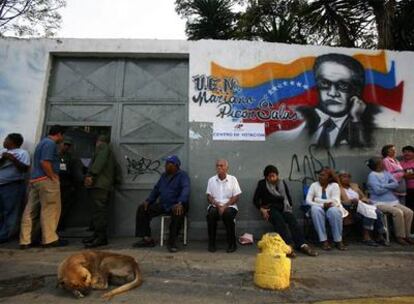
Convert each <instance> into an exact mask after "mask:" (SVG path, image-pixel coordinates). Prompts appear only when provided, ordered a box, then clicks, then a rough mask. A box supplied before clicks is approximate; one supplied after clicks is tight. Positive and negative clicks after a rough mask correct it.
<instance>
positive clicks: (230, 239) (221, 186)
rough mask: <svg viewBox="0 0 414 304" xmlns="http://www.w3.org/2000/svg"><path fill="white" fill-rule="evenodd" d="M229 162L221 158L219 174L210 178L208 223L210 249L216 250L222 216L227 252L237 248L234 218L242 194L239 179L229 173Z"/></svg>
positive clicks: (218, 165)
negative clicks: (218, 227) (218, 228)
mask: <svg viewBox="0 0 414 304" xmlns="http://www.w3.org/2000/svg"><path fill="white" fill-rule="evenodd" d="M228 170H229V163H228V162H227V161H226V160H224V159H220V160H218V161H217V162H216V172H217V175H215V176H213V177H211V178H210V179H209V180H208V185H207V191H206V194H207V201H208V203H209V206H208V208H207V225H208V251H210V252H215V251H216V230H217V221H218V220H219V219H220V218H222V219H223V223H224V226H225V227H226V234H227V243H228V248H227V252H228V253H230V252H234V251H236V249H237V245H236V232H235V223H234V219H235V218H236V215H237V211H238V208H237V201H238V200H239V196H240V194H241V190H240V186H239V183H238V181H237V179H236V178H235V177H234V176H232V175H230V174H227V171H228Z"/></svg>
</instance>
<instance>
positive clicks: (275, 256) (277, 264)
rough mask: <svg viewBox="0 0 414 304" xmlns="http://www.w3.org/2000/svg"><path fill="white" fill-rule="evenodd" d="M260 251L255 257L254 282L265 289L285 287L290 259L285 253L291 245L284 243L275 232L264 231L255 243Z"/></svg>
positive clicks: (288, 276) (288, 251)
mask: <svg viewBox="0 0 414 304" xmlns="http://www.w3.org/2000/svg"><path fill="white" fill-rule="evenodd" d="M257 247H259V249H260V251H261V252H260V253H259V254H257V257H256V269H255V272H254V283H255V284H256V285H257V286H259V287H261V288H266V289H277V290H281V289H286V288H288V287H289V285H290V269H291V261H290V259H289V258H288V257H286V254H289V253H291V252H292V247H290V246H289V245H286V243H285V242H284V241H283V239H282V238H281V237H280V235H279V234H277V233H266V234H265V235H263V237H262V239H261V240H260V241H259V243H258V244H257Z"/></svg>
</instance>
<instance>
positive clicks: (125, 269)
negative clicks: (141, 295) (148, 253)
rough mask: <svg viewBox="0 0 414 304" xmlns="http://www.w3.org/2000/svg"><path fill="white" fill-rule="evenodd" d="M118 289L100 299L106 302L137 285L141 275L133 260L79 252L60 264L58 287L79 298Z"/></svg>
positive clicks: (91, 252) (98, 252)
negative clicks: (113, 286) (110, 285)
mask: <svg viewBox="0 0 414 304" xmlns="http://www.w3.org/2000/svg"><path fill="white" fill-rule="evenodd" d="M109 283H111V284H116V285H122V284H123V285H122V286H119V287H118V288H115V289H113V290H111V291H109V292H107V293H105V294H103V295H102V297H103V298H106V299H110V298H112V297H113V296H115V295H117V294H120V293H122V292H125V291H128V290H131V289H133V288H136V287H138V286H140V285H141V283H142V275H141V271H140V270H139V267H138V263H137V262H136V261H135V259H134V258H133V257H130V256H127V255H122V254H116V253H111V252H103V251H90V250H88V251H82V252H80V253H76V254H73V255H71V256H69V257H67V258H66V259H64V260H63V262H62V263H60V265H59V268H58V285H59V286H60V287H62V288H64V289H67V290H69V291H71V292H72V293H73V295H75V296H76V297H77V298H83V297H84V296H85V295H87V294H88V293H89V292H90V291H91V289H107V288H108V284H109Z"/></svg>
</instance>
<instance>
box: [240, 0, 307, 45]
mask: <svg viewBox="0 0 414 304" xmlns="http://www.w3.org/2000/svg"><path fill="white" fill-rule="evenodd" d="M305 3H306V2H304V1H303V0H295V1H283V0H277V1H274V0H262V1H256V0H250V1H247V8H246V10H245V12H244V13H243V14H241V15H240V19H239V22H238V31H239V38H242V39H249V40H251V39H253V40H259V39H260V40H264V41H271V42H285V43H299V44H303V43H306V42H307V40H306V27H303V24H302V22H301V19H300V17H299V16H298V15H297V14H296V12H298V11H300V10H301V9H302V8H303V6H304V5H305Z"/></svg>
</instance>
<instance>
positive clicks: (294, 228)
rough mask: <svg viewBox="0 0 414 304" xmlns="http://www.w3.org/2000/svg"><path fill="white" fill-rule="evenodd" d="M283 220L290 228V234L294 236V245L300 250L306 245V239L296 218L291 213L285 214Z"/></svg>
mask: <svg viewBox="0 0 414 304" xmlns="http://www.w3.org/2000/svg"><path fill="white" fill-rule="evenodd" d="M283 218H284V220H285V222H286V224H287V225H288V227H289V230H290V234H291V235H292V239H293V243H294V244H295V247H296V248H297V249H300V247H301V246H302V245H303V244H305V238H304V236H303V233H302V231H301V230H300V228H299V225H298V222H297V220H296V218H295V216H294V215H293V214H292V213H291V212H284V213H283Z"/></svg>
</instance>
